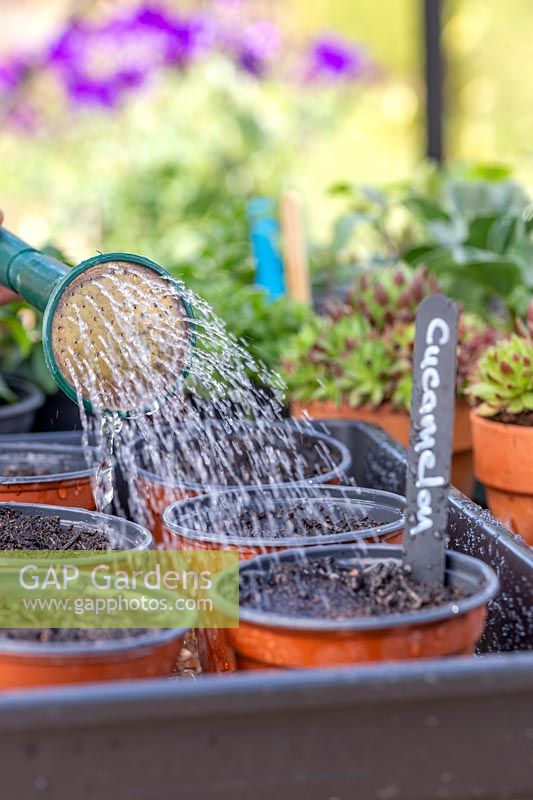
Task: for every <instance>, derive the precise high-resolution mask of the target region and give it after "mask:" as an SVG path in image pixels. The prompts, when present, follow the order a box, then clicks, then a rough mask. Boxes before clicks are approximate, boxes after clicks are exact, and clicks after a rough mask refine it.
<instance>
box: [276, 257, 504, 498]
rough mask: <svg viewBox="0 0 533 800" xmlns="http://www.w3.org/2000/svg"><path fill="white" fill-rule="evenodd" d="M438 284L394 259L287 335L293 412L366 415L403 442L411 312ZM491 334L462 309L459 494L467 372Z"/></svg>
mask: <svg viewBox="0 0 533 800" xmlns="http://www.w3.org/2000/svg"><path fill="white" fill-rule="evenodd" d="M437 291H439V285H438V283H437V281H436V280H435V279H434V278H433V277H431V276H429V275H428V274H427V272H426V270H425V269H424V268H418V269H416V270H413V269H412V268H409V267H406V266H404V265H402V264H398V265H396V266H394V267H386V268H384V269H383V270H381V271H380V272H379V273H376V274H373V275H369V274H364V275H362V276H361V277H360V278H359V279H358V280H357V282H356V283H355V284H354V286H353V287H352V289H351V291H350V294H349V296H348V300H347V302H346V303H342V304H341V303H338V302H337V303H335V304H334V305H331V306H330V307H329V309H328V311H327V313H326V314H325V315H324V316H317V317H315V318H314V319H313V320H311V321H310V322H309V323H307V324H306V325H305V326H304V327H303V328H302V330H301V331H300V333H299V334H298V335H297V336H296V337H295V338H294V339H293V341H292V344H291V347H290V348H289V350H288V352H287V357H286V359H285V361H284V371H285V377H286V380H287V386H288V393H289V397H290V399H291V410H292V414H293V416H295V417H301V416H303V415H304V414H308V415H309V416H310V417H313V418H316V419H335V418H337V419H355V420H360V421H362V422H370V423H373V424H375V425H379V426H380V427H381V428H383V429H384V430H385V431H386V432H387V433H389V434H390V435H391V436H392V437H393V438H394V439H397V440H398V441H399V442H401V444H403V445H404V446H407V445H408V444H409V404H410V399H411V361H412V351H413V342H414V319H415V314H416V309H417V307H418V304H419V303H420V301H421V300H422V299H423V298H424V297H426V296H427V295H429V294H433V293H435V292H437ZM497 336H498V334H497V332H496V331H495V330H494V329H493V328H492V327H490V326H489V325H487V324H486V323H485V322H484V321H483V320H482V319H481V318H480V317H478V316H477V315H475V314H472V313H463V314H462V315H461V319H460V325H459V346H458V377H457V404H456V410H455V429H454V442H453V466H452V483H453V484H454V485H455V486H457V488H458V489H460V490H461V491H462V492H464V493H465V494H471V492H472V484H473V466H472V433H471V426H470V420H469V407H468V404H467V402H466V399H465V389H466V387H467V383H468V374H469V372H470V371H471V369H472V365H473V364H475V363H476V362H477V360H478V358H479V356H480V355H481V353H483V352H484V351H485V350H486V349H487V347H489V346H490V345H492V344H494V342H495V341H496V339H497Z"/></svg>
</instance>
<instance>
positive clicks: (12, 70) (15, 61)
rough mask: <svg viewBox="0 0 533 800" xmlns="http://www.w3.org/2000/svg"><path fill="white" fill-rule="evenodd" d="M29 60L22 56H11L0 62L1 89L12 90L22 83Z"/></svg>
mask: <svg viewBox="0 0 533 800" xmlns="http://www.w3.org/2000/svg"><path fill="white" fill-rule="evenodd" d="M27 69H28V62H27V60H26V59H25V58H23V57H22V56H11V57H9V58H8V59H6V60H5V61H4V62H1V63H0V91H8V92H9V91H12V90H13V89H16V88H17V86H18V85H19V84H20V82H21V81H22V79H23V78H24V75H25V74H26V71H27Z"/></svg>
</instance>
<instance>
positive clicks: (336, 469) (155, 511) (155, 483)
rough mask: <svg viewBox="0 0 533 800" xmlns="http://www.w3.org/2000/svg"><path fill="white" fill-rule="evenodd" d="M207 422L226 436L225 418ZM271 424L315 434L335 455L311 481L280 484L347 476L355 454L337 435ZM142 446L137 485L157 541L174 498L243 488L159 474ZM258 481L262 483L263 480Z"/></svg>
mask: <svg viewBox="0 0 533 800" xmlns="http://www.w3.org/2000/svg"><path fill="white" fill-rule="evenodd" d="M206 425H209V426H211V428H212V429H213V437H214V438H216V440H217V442H220V441H222V440H223V438H224V436H225V428H224V426H223V423H222V422H216V421H213V420H210V421H209V423H206ZM246 427H247V428H248V430H249V431H250V433H249V435H250V437H253V430H254V425H253V424H252V423H249V424H248V425H246ZM271 427H272V428H273V429H274V430H275V431H276V432H279V435H280V438H282V437H283V433H284V431H289V432H292V433H294V432H295V433H298V432H300V433H302V434H303V435H305V436H309V437H311V438H312V439H313V440H315V441H316V446H317V447H321V446H322V447H327V448H328V452H329V453H330V454H331V456H332V459H333V465H332V468H331V470H329V471H328V472H325V473H324V474H322V475H317V476H313V477H312V478H309V480H308V481H304V482H302V481H294V482H285V483H278V484H276V486H278V487H281V488H285V487H290V486H295V485H302V484H303V485H307V484H312V485H315V484H325V483H326V484H336V483H337V484H338V483H342V482H343V481H344V480H345V478H346V475H347V471H348V470H349V468H350V466H351V463H352V457H351V455H350V451H349V450H348V448H347V447H346V445H344V444H343V443H342V442H339V441H338V440H337V439H334V438H333V437H332V436H328V435H327V434H326V433H322V432H321V431H316V430H312V429H310V428H309V429H308V428H305V429H304V430H301V427H300V426H297V425H295V424H293V423H290V422H279V423H276V425H274V426H271ZM175 435H176V438H177V440H178V441H179V437H180V434H179V431H177V432H176V434H175ZM142 446H143V443H142V442H137V444H136V448H135V452H136V472H137V480H136V488H137V491H138V492H139V494H140V496H141V498H142V499H143V501H144V503H145V504H146V508H147V510H148V512H149V516H150V517H151V520H152V524H151V529H152V533H153V534H154V538H155V540H156V541H157V542H160V541H162V539H163V529H162V524H161V517H162V514H163V511H164V510H165V508H167V506H169V505H170V504H171V503H172V502H174V501H176V500H182V499H184V498H188V497H195V496H197V495H200V494H206V493H211V492H220V491H225V490H226V489H234V488H235V489H237V488H240V484H233V485H231V484H215V483H209V484H206V483H203V482H201V481H198V482H195V481H190V480H189V481H183V480H176V481H171V480H169V479H168V477H163V476H161V475H158V474H157V473H156V472H155V471H154V470H150V469H147V468H145V467H144V466H143V455H142ZM255 485H257V486H260V485H261V484H255Z"/></svg>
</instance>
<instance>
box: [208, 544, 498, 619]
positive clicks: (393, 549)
mask: <svg viewBox="0 0 533 800" xmlns="http://www.w3.org/2000/svg"><path fill="white" fill-rule="evenodd" d="M339 549H341V553H344V554H345V555H344V556H342V557H344V558H346V557H347V556H348V557H350V556H351V557H353V556H357V555H359V554H360V556H361V558H362V559H363V560H368V561H371V560H390V559H393V560H400V559H401V557H402V556H403V548H402V546H401V545H393V544H376V545H366V546H365V545H356V544H352V545H336V546H335V545H329V546H327V547H320V546H319V547H314V548H310V550H311V551H312V553H310V552H309V550H307V551H306V553H305V555H306V557H308V556H309V555H312V556H313V557H314V556H318V557H321V556H328V555H334V554H335V553H337V552H338V551H339ZM301 557H302V552H301V551H299V550H297V549H291V550H285V551H283V552H282V553H276V554H271V553H267V554H264V555H260V556H256V557H255V558H253V559H250V560H249V561H243V562H242V563H241V564H240V567H239V572H240V571H245V570H248V571H249V570H256V569H258V568H259V569H260V568H261V567H262V566H263V565H264V564H265V563H268V562H269V561H272V560H273V558H275V559H277V560H279V561H297V560H298V559H301ZM446 573H447V575H448V576H451V575H455V576H456V577H457V576H460V575H461V573H462V574H463V577H464V576H465V575H466V576H467V577H470V578H471V579H476V580H477V581H479V580H480V579H482V580H484V585H483V586H480V587H479V588H478V589H477V590H476V591H474V593H473V594H472V595H470V596H469V597H466V598H465V599H463V600H459V601H457V602H456V603H448V604H446V605H445V606H438V607H436V608H431V609H425V610H423V611H414V612H412V613H409V614H408V613H402V614H382V615H381V616H374V617H354V618H352V619H344V620H331V619H324V620H317V619H307V618H305V617H290V616H287V615H283V614H270V613H268V612H266V611H256V610H252V609H246V608H243V607H242V606H241V607H240V621H241V623H242V622H245V623H247V624H250V625H254V626H257V627H267V628H273V627H275V628H283V629H288V630H293V631H295V632H307V631H315V632H324V633H342V632H356V631H361V632H363V631H375V630H380V629H381V630H383V629H387V628H389V629H390V628H402V627H413V626H417V627H418V626H420V625H429V624H431V623H435V622H442V621H445V620H447V619H452V618H458V617H460V616H464V615H465V614H468V613H469V612H470V611H474V610H475V609H477V608H479V607H480V606H483V605H486V603H488V601H489V600H492V599H493V598H494V597H495V596H496V594H497V593H498V591H499V580H498V577H497V576H496V573H495V572H494V571H493V570H492V569H491V568H490V567H489V566H488V565H487V564H485V563H484V562H483V561H480V560H479V559H477V558H473V557H472V556H467V555H465V554H464V553H458V552H456V551H452V550H446ZM222 578H223V574H222V575H221V576H220V577H219V578H218V580H217V582H216V586H218V583H219V581H220V580H222ZM218 602H219V603H220V607H221V608H222V607H223V605H224V602H223V600H222V601H221V600H218ZM452 606H453V607H455V608H456V609H457V610H456V611H452Z"/></svg>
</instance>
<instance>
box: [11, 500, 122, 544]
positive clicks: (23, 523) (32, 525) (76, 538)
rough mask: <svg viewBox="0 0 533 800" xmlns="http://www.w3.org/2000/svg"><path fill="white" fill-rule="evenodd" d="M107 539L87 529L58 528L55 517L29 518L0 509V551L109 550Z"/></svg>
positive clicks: (57, 520) (59, 521)
mask: <svg viewBox="0 0 533 800" xmlns="http://www.w3.org/2000/svg"><path fill="white" fill-rule="evenodd" d="M109 549H110V542H109V537H108V536H107V534H106V533H104V532H103V531H98V530H94V529H91V528H79V529H77V530H75V529H74V526H72V525H69V526H62V525H61V520H60V518H59V517H45V516H30V515H29V514H22V513H21V512H19V511H15V510H14V509H11V508H5V507H0V550H109Z"/></svg>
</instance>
